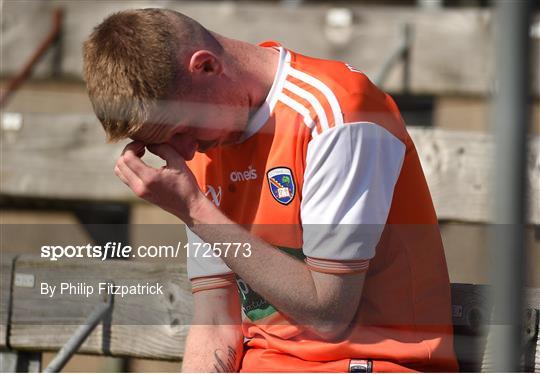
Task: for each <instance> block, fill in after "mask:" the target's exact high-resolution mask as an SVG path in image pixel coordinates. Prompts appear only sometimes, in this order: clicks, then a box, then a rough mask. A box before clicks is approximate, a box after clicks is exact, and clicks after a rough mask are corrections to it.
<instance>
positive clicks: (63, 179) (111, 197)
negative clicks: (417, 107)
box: [0, 114, 540, 224]
mask: <svg viewBox="0 0 540 374" xmlns="http://www.w3.org/2000/svg"><path fill="white" fill-rule="evenodd" d="M22 118H23V119H22V122H23V123H22V127H21V128H20V129H19V130H3V131H2V135H3V138H4V140H3V144H2V145H3V149H2V158H3V162H2V168H1V170H0V177H1V178H0V190H1V191H2V194H3V195H4V196H14V197H31V198H53V199H75V200H77V199H79V200H93V201H117V202H129V201H137V199H136V198H135V197H134V195H133V194H132V193H131V191H130V190H129V189H128V188H127V187H126V186H125V185H124V184H123V183H121V182H120V181H119V180H118V179H117V178H116V176H115V175H114V173H113V171H112V170H113V166H114V162H115V161H116V159H117V157H118V155H119V154H120V152H121V149H122V147H123V146H124V144H125V142H124V143H119V144H114V145H111V144H106V143H105V136H104V134H103V130H102V129H101V126H100V125H99V123H98V121H97V120H96V119H95V117H94V115H93V114H84V115H81V114H63V115H55V114H47V115H45V114H25V115H23V117H22ZM409 132H410V134H411V137H412V138H413V140H414V142H415V144H416V148H417V150H418V153H419V155H420V158H421V162H422V166H423V168H424V172H425V174H426V177H427V180H428V183H429V186H430V189H431V193H432V196H433V200H434V204H435V208H436V210H437V214H438V216H439V219H441V220H458V221H463V222H488V221H489V217H490V211H489V198H490V196H491V193H490V191H491V180H492V176H493V175H492V173H493V168H492V164H491V160H490V159H489V158H490V155H491V154H492V152H493V144H492V138H491V136H490V135H489V134H482V133H474V132H463V131H452V130H442V129H424V128H415V127H409ZM146 160H149V162H150V163H151V164H153V165H159V164H160V161H159V160H157V159H156V158H155V157H153V158H152V157H149V158H147V159H146ZM527 169H528V174H529V179H528V188H529V192H530V193H529V202H528V206H529V220H528V221H529V222H530V223H535V224H539V223H540V183H539V182H538V181H540V137H538V136H536V137H532V138H531V140H530V143H529V157H528V165H527ZM464 206H466V207H467V209H463V207H464Z"/></svg>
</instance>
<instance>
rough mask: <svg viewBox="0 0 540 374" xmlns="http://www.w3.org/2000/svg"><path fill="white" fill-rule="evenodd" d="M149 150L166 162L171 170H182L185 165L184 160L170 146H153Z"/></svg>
mask: <svg viewBox="0 0 540 374" xmlns="http://www.w3.org/2000/svg"><path fill="white" fill-rule="evenodd" d="M148 150H149V151H150V152H152V153H153V154H155V155H156V156H159V157H161V158H162V159H163V160H165V161H166V162H167V167H169V168H173V169H180V168H181V167H182V166H183V165H184V162H185V161H184V158H183V157H182V156H180V154H178V152H176V151H175V150H174V148H173V147H171V146H170V145H168V144H152V145H149V146H148Z"/></svg>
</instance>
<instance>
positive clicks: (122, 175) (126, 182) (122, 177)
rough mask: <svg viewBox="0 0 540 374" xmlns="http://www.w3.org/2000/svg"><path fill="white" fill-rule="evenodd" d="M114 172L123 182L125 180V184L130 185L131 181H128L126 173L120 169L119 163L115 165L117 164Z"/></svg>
mask: <svg viewBox="0 0 540 374" xmlns="http://www.w3.org/2000/svg"><path fill="white" fill-rule="evenodd" d="M114 174H116V176H117V177H118V178H119V179H120V180H121V181H122V182H124V184H126V185H127V186H128V187H129V182H128V180H127V178H126V177H125V176H124V174H122V171H121V170H120V168H119V167H118V165H115V166H114Z"/></svg>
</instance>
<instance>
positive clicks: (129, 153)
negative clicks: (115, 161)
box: [120, 142, 156, 180]
mask: <svg viewBox="0 0 540 374" xmlns="http://www.w3.org/2000/svg"><path fill="white" fill-rule="evenodd" d="M134 143H140V142H133V143H130V144H128V145H127V146H126V148H125V149H124V151H123V152H122V156H120V159H122V160H123V161H124V163H125V164H126V165H127V167H128V168H130V169H131V170H132V171H133V173H135V174H136V175H137V176H138V177H139V178H140V179H142V180H145V179H147V178H149V177H151V176H152V175H153V174H154V172H155V170H156V169H154V168H153V167H151V166H148V165H147V164H146V163H145V162H144V161H143V160H141V156H142V155H144V145H143V149H142V150H141V149H140V145H139V144H134ZM140 144H142V143H140ZM139 155H141V156H139Z"/></svg>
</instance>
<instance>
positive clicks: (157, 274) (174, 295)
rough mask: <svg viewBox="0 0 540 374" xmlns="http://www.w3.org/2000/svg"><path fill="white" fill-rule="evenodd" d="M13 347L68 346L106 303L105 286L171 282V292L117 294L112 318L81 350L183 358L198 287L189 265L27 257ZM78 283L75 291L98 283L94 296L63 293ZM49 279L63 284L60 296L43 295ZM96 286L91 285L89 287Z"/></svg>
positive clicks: (21, 268) (166, 285) (21, 262)
mask: <svg viewBox="0 0 540 374" xmlns="http://www.w3.org/2000/svg"><path fill="white" fill-rule="evenodd" d="M14 271H15V278H16V279H17V278H18V279H20V280H21V281H20V282H19V283H17V282H15V285H14V287H13V305H12V308H13V310H12V317H11V321H10V323H11V329H10V331H11V334H10V345H11V347H12V348H13V349H17V350H34V349H36V348H37V347H39V350H55V349H58V348H59V347H61V346H62V345H63V344H64V343H65V342H66V341H67V340H68V338H69V337H70V335H71V334H72V333H73V332H74V331H75V329H76V328H77V327H78V325H80V324H81V323H82V322H83V321H84V320H85V318H86V317H87V316H88V315H89V314H90V313H91V311H92V310H93V309H94V307H95V306H96V305H97V303H99V302H100V301H101V297H102V295H99V294H98V291H97V290H98V288H97V287H98V283H99V282H107V281H111V280H113V281H114V283H115V284H116V285H135V284H137V283H141V284H143V285H144V284H146V283H147V282H149V283H150V284H154V283H156V282H159V284H162V285H163V295H130V296H126V297H124V298H122V297H120V296H115V297H114V301H113V304H114V306H113V313H112V316H111V318H110V323H102V324H100V325H98V327H97V328H96V330H94V332H93V333H92V334H91V335H90V336H89V338H88V339H87V341H86V342H85V343H84V344H83V346H82V347H81V349H80V352H86V353H96V354H109V355H115V356H133V357H146V358H161V359H178V358H179V357H180V355H181V353H182V352H183V346H184V339H185V336H186V333H187V325H188V324H189V322H190V320H191V299H192V296H191V286H190V284H189V282H188V280H187V278H186V276H185V264H182V263H181V262H174V263H171V262H169V263H167V264H164V263H160V264H156V263H152V264H150V263H139V262H127V261H120V260H111V261H103V262H101V261H94V260H85V261H81V260H78V261H77V260H67V261H58V262H51V261H49V260H46V259H40V258H35V257H34V258H32V257H25V256H22V257H20V258H19V259H18V260H17V262H16V265H15V269H14ZM62 282H66V283H68V282H71V283H72V285H74V286H80V287H79V288H78V289H74V292H76V291H77V292H78V291H79V290H85V289H84V288H83V287H82V285H84V286H93V287H94V293H93V294H92V295H89V296H88V297H87V296H86V295H85V294H83V295H79V294H75V293H73V294H71V295H70V294H68V293H67V292H64V293H63V294H59V292H60V291H59V288H60V284H61V283H62ZM41 283H48V284H50V285H56V286H58V287H57V290H56V293H55V295H54V297H52V298H51V297H49V296H48V295H42V294H41V288H40V285H41ZM86 289H88V288H86Z"/></svg>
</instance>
